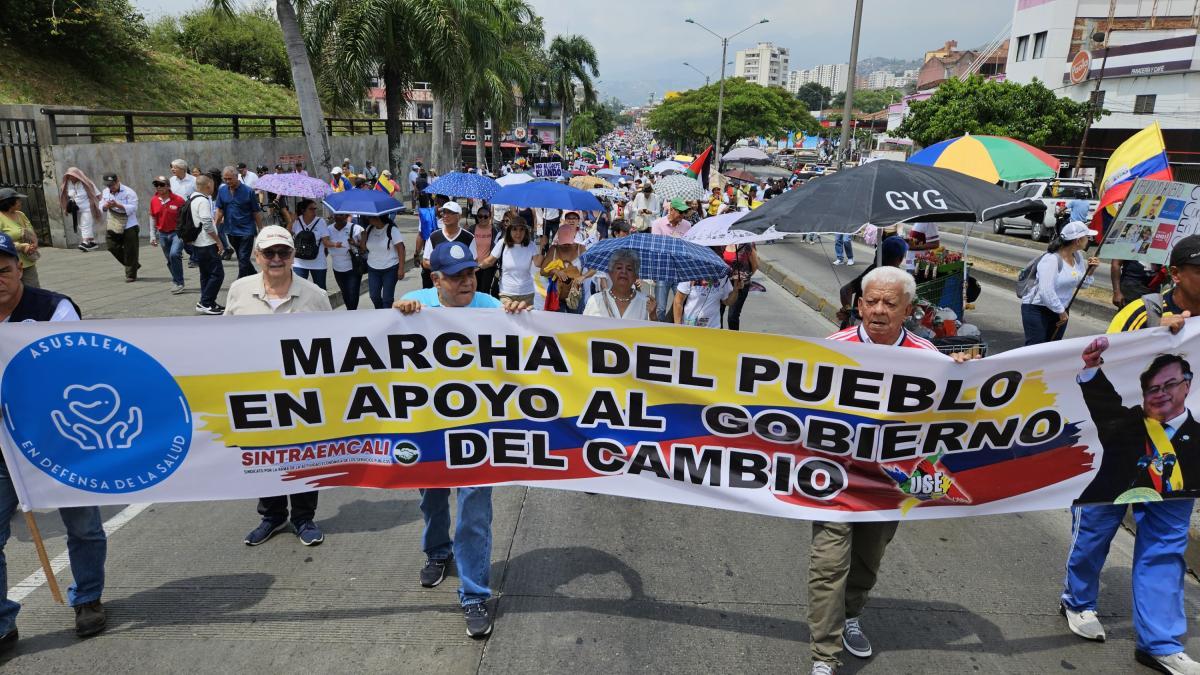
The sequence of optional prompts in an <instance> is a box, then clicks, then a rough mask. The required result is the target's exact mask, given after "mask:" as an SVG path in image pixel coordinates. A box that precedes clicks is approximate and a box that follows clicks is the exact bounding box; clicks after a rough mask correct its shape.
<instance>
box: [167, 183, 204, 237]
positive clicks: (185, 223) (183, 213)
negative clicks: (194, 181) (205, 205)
mask: <svg viewBox="0 0 1200 675" xmlns="http://www.w3.org/2000/svg"><path fill="white" fill-rule="evenodd" d="M196 197H204V198H205V199H207V197H205V195H203V194H200V193H196V194H193V195H191V196H190V197H188V198H187V201H185V202H184V203H183V208H182V209H180V211H179V221H178V224H177V225H176V226H175V233H176V234H177V235H179V238H180V239H182V240H183V243H185V244H192V243H195V241H196V237H199V236H200V223H197V222H196V219H195V218H193V217H192V200H193V199H195V198H196Z"/></svg>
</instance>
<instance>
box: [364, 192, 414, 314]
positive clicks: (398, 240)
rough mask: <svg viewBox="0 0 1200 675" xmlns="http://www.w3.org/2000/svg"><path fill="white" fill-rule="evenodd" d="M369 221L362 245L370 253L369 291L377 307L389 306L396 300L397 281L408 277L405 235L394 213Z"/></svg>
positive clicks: (384, 307) (369, 217)
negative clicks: (406, 274)
mask: <svg viewBox="0 0 1200 675" xmlns="http://www.w3.org/2000/svg"><path fill="white" fill-rule="evenodd" d="M366 220H367V231H366V232H364V233H363V235H362V241H361V242H360V243H359V248H361V249H365V250H366V252H367V293H368V294H369V295H370V296H371V304H372V305H374V306H375V309H386V308H388V307H391V306H392V304H393V303H394V302H395V300H396V283H397V282H398V281H400V280H401V279H403V278H404V262H405V260H404V258H405V255H404V235H402V234H401V233H400V228H398V227H396V223H394V222H393V221H392V217H391V216H390V215H384V216H366Z"/></svg>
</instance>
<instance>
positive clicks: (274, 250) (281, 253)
mask: <svg viewBox="0 0 1200 675" xmlns="http://www.w3.org/2000/svg"><path fill="white" fill-rule="evenodd" d="M259 253H261V254H262V256H263V257H264V258H266V259H267V260H272V259H274V260H287V259H288V258H290V257H292V249H290V248H288V247H286V246H272V247H271V248H268V249H262V250H260V251H259Z"/></svg>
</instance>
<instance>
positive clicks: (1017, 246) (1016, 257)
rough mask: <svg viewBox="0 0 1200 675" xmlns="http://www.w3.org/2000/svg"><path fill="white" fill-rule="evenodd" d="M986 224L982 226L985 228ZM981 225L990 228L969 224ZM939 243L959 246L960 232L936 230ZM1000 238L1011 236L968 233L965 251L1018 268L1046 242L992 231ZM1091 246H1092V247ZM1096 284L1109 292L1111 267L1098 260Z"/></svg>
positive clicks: (976, 229)
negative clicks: (1099, 263) (1009, 241)
mask: <svg viewBox="0 0 1200 675" xmlns="http://www.w3.org/2000/svg"><path fill="white" fill-rule="evenodd" d="M985 228H986V229H985ZM980 229H983V230H984V231H986V232H989V233H990V232H991V228H990V227H988V226H987V224H986V223H985V224H984V225H974V226H972V231H974V232H978V231H979V230H980ZM939 234H940V236H941V239H942V245H943V246H948V247H950V248H952V249H953V250H956V251H961V250H962V249H963V236H962V235H961V234H956V233H954V232H947V231H944V230H942V231H940V232H939ZM993 236H998V237H1000V238H1004V239H1012V240H1013V242H1012V243H1007V242H999V241H993V240H992V239H984V238H982V237H977V236H972V237H971V238H970V242H968V243H967V255H968V256H971V257H976V258H982V259H984V260H990V261H993V262H998V263H1003V264H1005V265H1008V266H1010V267H1016V268H1017V269H1021V268H1023V267H1025V266H1026V265H1028V264H1029V261H1030V260H1033V258H1034V256H1036V255H1038V252H1039V251H1045V250H1046V245H1045V244H1041V243H1040V242H1033V244H1036V247H1034V246H1032V245H1031V244H1030V242H1029V240H1028V239H1025V240H1023V241H1022V240H1020V238H1019V237H1018V235H1008V234H1003V235H993ZM1092 250H1093V251H1094V250H1095V249H1094V248H1093V249H1092ZM1095 287H1096V288H1103V289H1105V290H1106V291H1107V292H1108V293H1112V287H1113V286H1112V268H1111V267H1110V266H1109V265H1108V264H1107V263H1105V264H1102V265H1100V267H1098V268H1097V269H1096V281H1095Z"/></svg>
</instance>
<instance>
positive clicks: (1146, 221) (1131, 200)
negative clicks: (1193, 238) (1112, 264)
mask: <svg viewBox="0 0 1200 675" xmlns="http://www.w3.org/2000/svg"><path fill="white" fill-rule="evenodd" d="M1198 233H1200V186H1197V185H1192V184H1191V183H1177V182H1172V181H1165V180H1140V179H1139V180H1138V181H1136V182H1135V183H1134V184H1133V187H1132V188H1130V190H1129V196H1128V197H1126V198H1125V202H1124V203H1122V204H1121V210H1120V211H1119V212H1118V213H1117V217H1116V219H1114V220H1113V222H1112V224H1111V225H1109V226H1108V230H1107V231H1106V232H1105V233H1104V245H1103V246H1102V247H1101V248H1100V252H1099V256H1100V257H1101V258H1103V259H1104V260H1136V261H1138V262H1140V263H1142V264H1146V265H1148V264H1152V263H1153V264H1158V265H1165V264H1166V262H1167V254H1168V253H1169V252H1170V250H1171V249H1172V248H1173V247H1174V246H1175V242H1177V241H1179V240H1180V239H1183V238H1184V237H1186V236H1188V235H1191V234H1198Z"/></svg>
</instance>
